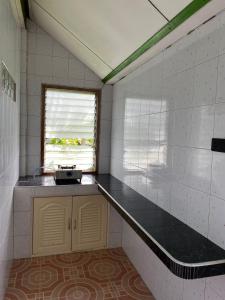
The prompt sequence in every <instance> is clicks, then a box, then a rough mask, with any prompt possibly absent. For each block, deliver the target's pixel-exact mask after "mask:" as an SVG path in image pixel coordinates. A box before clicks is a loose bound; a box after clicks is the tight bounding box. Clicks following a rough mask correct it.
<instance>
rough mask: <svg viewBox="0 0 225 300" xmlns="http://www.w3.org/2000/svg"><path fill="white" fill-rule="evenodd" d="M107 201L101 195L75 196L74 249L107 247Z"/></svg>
mask: <svg viewBox="0 0 225 300" xmlns="http://www.w3.org/2000/svg"><path fill="white" fill-rule="evenodd" d="M106 235H107V202H106V200H105V198H104V197H103V196H101V195H93V196H80V197H74V198H73V230H72V251H79V250H91V249H102V248H105V247H106Z"/></svg>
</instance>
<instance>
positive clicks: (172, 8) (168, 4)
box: [150, 0, 192, 20]
mask: <svg viewBox="0 0 225 300" xmlns="http://www.w3.org/2000/svg"><path fill="white" fill-rule="evenodd" d="M150 1H151V2H152V3H153V4H154V5H155V6H156V7H157V8H158V9H159V10H160V11H161V12H162V13H163V14H164V16H165V17H166V18H167V19H169V20H171V19H172V18H173V17H175V16H176V15H177V14H178V13H179V12H180V11H181V10H182V9H184V7H186V6H187V5H188V4H190V3H191V2H192V0H150Z"/></svg>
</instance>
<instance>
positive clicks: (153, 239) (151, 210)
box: [96, 175, 225, 279]
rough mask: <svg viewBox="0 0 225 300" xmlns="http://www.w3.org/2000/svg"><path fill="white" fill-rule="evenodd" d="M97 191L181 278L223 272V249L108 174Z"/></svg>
mask: <svg viewBox="0 0 225 300" xmlns="http://www.w3.org/2000/svg"><path fill="white" fill-rule="evenodd" d="M96 182H97V183H98V187H99V190H100V191H101V193H102V194H103V195H105V196H106V198H107V199H108V200H109V202H110V203H111V205H112V206H113V207H114V208H115V209H116V210H117V211H118V212H119V213H120V215H121V216H122V217H123V218H124V219H125V220H126V221H127V223H128V224H129V225H130V226H131V227H132V228H133V229H134V230H135V232H136V233H137V234H138V235H139V236H140V237H141V238H142V239H143V240H144V241H145V243H146V244H147V245H148V246H149V248H151V249H152V251H153V252H154V253H155V254H156V255H157V256H158V257H159V259H160V260H161V261H162V262H163V263H164V264H165V265H166V266H167V267H168V269H169V270H170V271H171V272H172V273H174V274H175V275H177V276H178V277H181V278H184V279H196V278H203V277H210V276H216V275H224V274H225V250H223V249H222V248H220V247H219V246H217V245H216V244H214V243H213V242H211V241H210V240H209V239H207V238H206V237H204V236H203V235H201V234H200V233H198V232H197V231H195V230H194V229H192V228H191V227H189V226H188V225H186V224H184V223H183V222H181V221H180V220H178V219H177V218H175V217H173V216H172V215H171V214H169V213H168V212H166V211H165V210H163V209H162V208H160V207H159V206H157V205H155V204H154V203H152V202H151V201H150V200H148V199H146V198H145V197H143V196H142V195H140V194H138V193H137V192H136V191H134V190H133V189H131V188H130V187H129V186H127V185H126V184H124V183H122V182H121V181H120V180H118V179H116V178H115V177H113V176H111V175H97V176H96Z"/></svg>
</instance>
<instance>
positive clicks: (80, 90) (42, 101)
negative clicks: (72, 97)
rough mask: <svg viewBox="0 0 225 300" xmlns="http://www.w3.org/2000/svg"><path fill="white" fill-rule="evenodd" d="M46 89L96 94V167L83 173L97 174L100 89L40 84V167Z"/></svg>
mask: <svg viewBox="0 0 225 300" xmlns="http://www.w3.org/2000/svg"><path fill="white" fill-rule="evenodd" d="M47 89H57V90H68V91H76V92H91V93H93V94H95V96H96V118H97V124H96V125H97V128H96V139H95V144H96V149H95V156H96V168H95V171H93V172H88V171H87V172H85V171H83V173H84V174H98V169H99V135H100V112H101V110H100V109H101V90H100V89H88V88H87V89H85V88H78V87H71V86H64V85H54V84H42V85H41V161H40V163H41V167H42V166H43V165H44V155H45V153H44V145H45V99H46V91H47ZM53 174H54V173H53V172H44V170H43V169H41V175H50V176H52V175H53Z"/></svg>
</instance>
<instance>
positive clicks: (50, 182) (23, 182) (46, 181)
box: [16, 174, 95, 187]
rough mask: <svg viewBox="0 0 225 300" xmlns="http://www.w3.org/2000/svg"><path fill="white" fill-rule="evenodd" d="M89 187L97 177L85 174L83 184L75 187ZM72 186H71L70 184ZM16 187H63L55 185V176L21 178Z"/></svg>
mask: <svg viewBox="0 0 225 300" xmlns="http://www.w3.org/2000/svg"><path fill="white" fill-rule="evenodd" d="M77 184H78V185H89V184H95V176H94V175H91V174H83V176H82V180H81V183H79V182H77V183H74V184H73V185H77ZM70 185H71V184H70ZM16 186H30V187H32V186H62V185H57V184H56V183H55V180H54V177H53V176H35V177H33V176H25V177H20V178H19V180H18V181H17V184H16Z"/></svg>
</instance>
